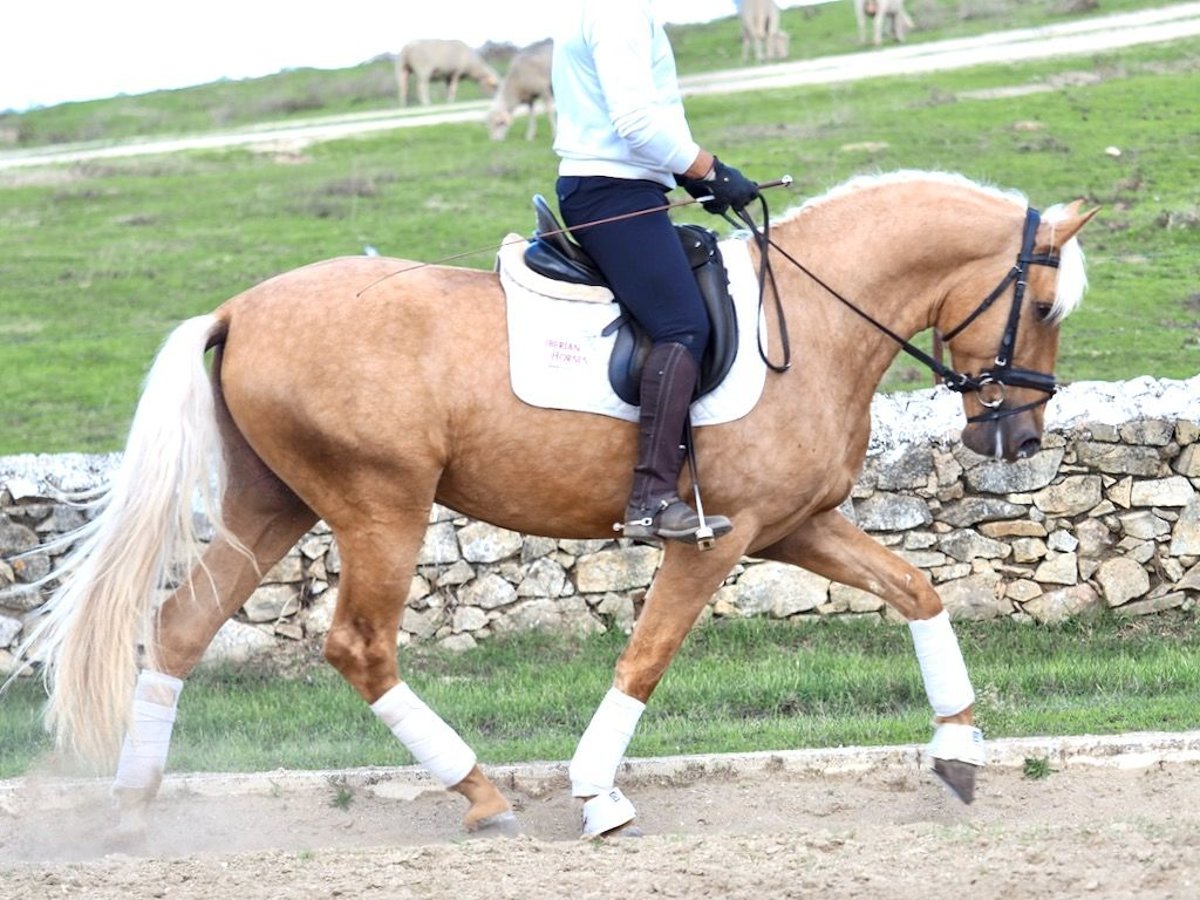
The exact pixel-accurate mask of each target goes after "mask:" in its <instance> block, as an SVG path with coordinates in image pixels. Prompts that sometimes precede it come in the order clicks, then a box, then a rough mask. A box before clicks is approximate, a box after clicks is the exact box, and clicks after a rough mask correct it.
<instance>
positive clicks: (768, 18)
mask: <svg viewBox="0 0 1200 900" xmlns="http://www.w3.org/2000/svg"><path fill="white" fill-rule="evenodd" d="M738 18H740V19H741V22H742V62H745V61H746V60H747V59H748V58H749V56H750V48H751V46H753V47H754V59H755V61H756V62H763V61H764V60H772V59H785V58H786V57H787V55H788V35H787V32H785V31H781V30H780V29H779V6H778V5H776V3H775V0H742V2H741V4H740V6H739V8H738Z"/></svg>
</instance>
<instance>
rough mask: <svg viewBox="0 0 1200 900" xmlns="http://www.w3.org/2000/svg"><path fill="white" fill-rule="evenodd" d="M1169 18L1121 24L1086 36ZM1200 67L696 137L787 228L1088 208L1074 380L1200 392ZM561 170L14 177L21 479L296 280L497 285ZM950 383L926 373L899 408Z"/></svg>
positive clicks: (987, 13) (814, 103) (245, 118)
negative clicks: (385, 268)
mask: <svg viewBox="0 0 1200 900" xmlns="http://www.w3.org/2000/svg"><path fill="white" fill-rule="evenodd" d="M1148 5H1150V4H1145V3H1134V2H1123V3H1122V2H1115V0H1107V2H1104V3H1103V4H1102V5H1101V6H1100V8H1099V9H1098V10H1094V11H1093V12H1092V13H1085V14H1094V13H1095V12H1099V13H1106V12H1114V11H1118V10H1123V9H1130V8H1137V7H1144V6H1148ZM1064 8H1065V7H1063V6H1061V5H1060V4H1051V3H1039V2H1029V3H1019V4H1015V3H1004V2H1002V0H974V2H968V3H946V2H935V0H918V2H915V3H912V4H911V6H910V10H911V12H912V14H913V18H914V19H916V20H917V24H918V29H917V30H916V31H915V32H914V34H913V36H912V41H914V42H916V41H924V40H933V39H936V38H940V37H947V36H960V35H963V34H967V33H981V32H986V31H989V30H994V29H997V28H1008V27H1013V26H1016V25H1028V24H1036V23H1039V22H1046V21H1051V20H1053V21H1058V20H1060V19H1061V18H1062V17H1063V16H1064V15H1066V14H1065V13H1063V12H1062V9H1064ZM785 28H787V29H788V30H789V31H790V32H791V34H792V55H793V58H798V57H804V56H818V55H823V54H827V53H830V52H837V53H842V52H849V51H852V50H855V49H856V48H857V37H856V33H855V26H854V19H853V14H852V12H851V10H850V6H849V3H846V4H841V3H838V4H833V5H828V6H822V7H817V8H815V9H811V10H802V9H793V10H787V11H786V12H785ZM672 37H673V40H674V41H675V44H676V47H677V49H678V55H679V65H680V70H681V72H683V73H684V74H690V73H693V72H699V71H704V70H706V69H719V68H724V67H727V66H729V65H731V64H740V55H741V45H740V40H739V39H738V36H737V29H736V25H735V23H734V22H733V21H732V19H729V20H721V21H718V22H716V23H712V24H709V25H703V26H687V27H682V28H678V29H674V30H673V34H672ZM864 52H870V51H864ZM1197 59H1200V41H1198V40H1195V39H1190V40H1183V41H1176V42H1173V43H1169V44H1164V45H1159V46H1153V47H1140V48H1131V49H1128V50H1123V51H1118V52H1113V53H1105V54H1100V55H1097V56H1094V57H1072V58H1067V59H1062V60H1053V61H1044V62H1035V63H1026V64H1019V65H1016V64H1012V65H989V66H980V67H977V68H973V69H967V70H959V71H954V72H947V73H934V74H930V75H923V76H913V77H904V78H888V79H875V80H871V81H866V82H860V83H845V84H837V85H826V86H819V87H802V88H789V89H779V90H769V91H759V92H753V93H748V94H738V95H729V96H712V97H696V98H693V99H692V100H691V101H689V103H688V112H689V118H690V120H691V122H692V126H693V130H694V131H695V132H696V135H697V137H698V139H699V140H700V141H701V142H702V143H704V144H705V145H706V146H709V147H712V148H713V149H715V150H716V151H717V152H719V153H720V154H721V155H722V157H723V158H726V159H727V160H729V161H730V162H731V163H733V164H734V165H737V166H738V167H739V168H741V169H742V170H743V171H746V172H747V173H749V174H751V175H753V176H755V177H757V178H759V179H761V180H765V179H768V178H773V177H777V176H778V175H781V174H783V173H785V172H786V173H790V174H792V175H793V176H794V177H795V179H796V185H795V188H794V190H793V196H792V197H791V198H788V197H787V195H786V193H785V192H777V193H776V194H775V195H773V196H772V199H773V201H774V202H773V204H772V205H773V209H780V208H782V207H783V206H784V205H786V204H787V203H788V202H789V200H792V201H799V200H801V199H803V198H805V197H808V196H812V195H814V194H817V193H820V192H821V191H824V190H826V189H827V188H829V187H830V186H832V185H834V184H837V183H839V182H840V181H842V180H844V179H845V178H847V177H849V176H851V175H853V174H856V173H859V172H864V171H877V170H890V169H896V168H905V167H915V168H928V169H945V170H951V171H959V172H962V173H964V174H966V175H967V176H969V177H972V178H975V179H977V180H981V181H986V182H991V183H996V184H999V185H1002V186H1006V187H1015V188H1019V189H1021V190H1023V191H1024V192H1025V193H1026V194H1027V195H1028V196H1029V198H1030V200H1031V202H1032V203H1033V204H1034V205H1035V206H1039V207H1043V208H1044V207H1045V206H1048V205H1050V204H1052V203H1056V202H1062V201H1067V200H1071V199H1074V198H1076V197H1082V198H1084V199H1085V200H1087V201H1088V202H1089V203H1093V204H1101V205H1103V207H1104V211H1103V213H1102V215H1101V217H1100V218H1099V219H1098V220H1097V222H1095V223H1093V225H1092V226H1089V230H1088V232H1087V234H1086V240H1085V248H1086V250H1087V252H1088V255H1089V263H1090V275H1091V283H1092V288H1091V291H1090V293H1089V296H1088V298H1087V300H1086V301H1085V304H1084V307H1083V308H1082V309H1081V310H1080V311H1079V312H1078V313H1077V314H1076V315H1074V316H1072V317H1071V319H1070V320H1068V322H1067V324H1066V326H1065V328H1064V335H1063V350H1062V355H1061V359H1060V365H1059V374H1060V376H1061V377H1064V378H1067V379H1101V380H1118V379H1126V378H1132V377H1136V376H1139V375H1153V376H1157V377H1172V378H1185V377H1190V376H1191V375H1194V374H1195V373H1196V372H1197V370H1198V369H1200V366H1198V365H1197V363H1198V362H1200V137H1198V136H1197V129H1196V127H1195V122H1196V112H1197V110H1196V105H1197V103H1196V99H1195V98H1196V91H1195V84H1196V77H1197V71H1196V70H1197V67H1198V64H1197V62H1196V61H1197ZM393 94H394V83H393V81H392V78H391V69H390V63H389V62H388V61H386V60H375V61H372V62H368V63H364V64H363V65H362V66H359V67H355V68H353V69H347V70H341V71H336V72H323V71H316V70H297V71H289V72H284V73H280V74H278V75H275V76H271V77H270V78H264V79H253V80H248V81H240V82H221V83H217V84H213V85H206V86H202V87H197V88H192V89H188V90H181V91H163V92H156V93H153V94H147V95H143V96H139V97H120V98H114V99H111V100H105V101H95V102H91V103H78V104H63V105H62V106H60V107H51V108H48V109H42V110H33V111H30V112H28V113H24V114H22V115H19V116H14V115H8V116H4V117H2V118H0V132H3V133H9V134H12V133H16V134H18V137H17V140H18V141H19V142H20V143H21V144H24V145H28V146H33V145H39V144H43V145H44V144H46V143H49V142H52V141H80V140H88V141H107V140H113V139H118V138H123V137H129V136H134V135H137V136H146V135H152V134H154V135H161V134H181V133H189V132H203V131H206V130H211V129H214V128H223V127H229V126H232V125H237V124H247V123H252V122H262V121H273V120H279V119H288V118H290V117H304V118H309V117H312V116H314V115H320V114H326V113H329V114H332V113H342V112H349V111H366V110H370V109H381V108H387V107H388V106H389V104H390V105H394V104H395V100H394V96H393ZM463 94H464V95H467V94H468V92H467V91H465V90H464V91H463ZM14 129H15V132H14ZM519 131H520V128H518V129H514V132H519ZM1113 147H1115V148H1118V149H1119V150H1120V155H1119V156H1118V155H1113V154H1112V153H1111V152H1110V151H1109V148H1113ZM555 163H556V160H555V157H554V154H553V152H552V150H551V148H550V146H549V141H548V138H547V137H546V132H545V128H544V126H543V129H542V132H541V135H540V136H539V139H538V140H536V141H534V142H531V143H527V142H525V141H523V140H520V139H519V135H518V134H516V133H514V135H512V136H510V139H509V140H508V141H506V142H504V143H502V144H496V143H493V142H491V141H489V140H488V138H487V135H486V133H485V130H484V127H483V125H482V124H481V123H474V122H468V123H463V124H456V125H442V126H433V127H427V128H420V129H402V130H397V131H390V132H381V133H377V134H372V135H367V136H362V137H357V138H353V139H345V140H339V141H334V142H329V143H323V144H318V145H312V146H263V147H243V148H238V149H230V150H212V151H198V152H189V153H181V154H175V155H170V156H165V155H164V156H147V157H137V158H127V159H119V160H111V161H103V162H101V161H96V162H87V163H79V164H74V165H64V166H43V167H36V168H28V169H13V170H8V171H0V223H2V224H3V227H0V371H3V373H4V375H3V380H2V384H3V390H2V391H0V454H2V453H21V452H61V451H101V450H110V449H116V448H118V447H119V446H120V445H121V442H122V438H123V434H124V430H125V427H126V425H127V422H128V420H129V417H130V415H131V412H132V408H133V404H134V402H135V399H136V395H137V390H138V385H139V383H140V380H141V378H142V376H143V375H144V373H145V371H146V367H147V366H148V364H149V361H150V359H151V356H152V355H153V353H154V351H155V349H156V347H157V346H158V344H159V343H160V341H161V340H162V338H163V337H164V336H165V334H166V333H167V332H168V331H169V330H170V328H171V327H173V326H174V325H175V324H176V323H177V322H178V321H179V320H180V319H182V318H184V317H187V316H190V315H194V314H197V313H199V312H203V311H207V310H209V309H211V308H212V307H213V306H215V305H217V304H219V303H220V302H222V301H223V300H225V299H226V298H228V297H230V296H232V295H234V294H236V293H238V292H239V291H241V290H243V289H244V288H246V287H247V286H249V285H251V284H253V283H255V282H257V281H259V280H262V279H264V278H267V277H270V276H271V275H274V274H276V273H278V272H280V271H283V270H286V269H289V268H292V267H295V266H298V265H302V264H304V263H308V262H311V261H313V260H315V259H320V258H325V257H329V256H335V255H341V254H348V253H349V254H353V253H359V252H362V250H363V247H364V246H365V245H371V246H374V247H376V248H378V249H379V251H380V252H382V253H384V254H389V255H397V256H406V257H410V258H416V259H426V260H434V259H443V258H446V257H450V256H455V257H457V264H460V265H468V266H475V267H490V266H491V265H492V260H493V257H494V248H495V247H496V245H497V243H498V241H499V240H500V238H501V237H502V236H503V235H504V234H506V233H507V232H510V231H520V232H527V231H528V230H529V229H530V228H531V226H532V214H531V212H530V209H529V196H530V195H531V194H532V193H534V192H537V191H541V192H548V191H549V190H550V189H551V187H552V184H553V179H554V170H555ZM681 218H683V219H691V220H694V221H705V222H707V223H708V224H710V225H713V226H720V225H721V223H720V222H719V221H718V220H713V219H711V217H707V216H705V215H704V214H703V213H698V212H696V213H688V214H686V215H684V216H681ZM465 251H477V252H474V253H471V254H468V255H465V256H463V255H461V254H463V253H464V252H465ZM928 383H929V378H928V374H927V373H926V372H925V371H924V370H922V369H918V368H916V367H915V366H914V365H913V364H911V363H909V362H907V361H902V362H900V363H898V364H897V365H896V366H894V367H893V370H892V372H891V373H889V377H888V379H887V381H886V382H885V385H884V389H886V390H895V389H905V388H912V387H916V386H922V385H925V384H928Z"/></svg>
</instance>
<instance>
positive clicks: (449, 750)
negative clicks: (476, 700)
mask: <svg viewBox="0 0 1200 900" xmlns="http://www.w3.org/2000/svg"><path fill="white" fill-rule="evenodd" d="M371 712H373V713H375V715H377V716H378V717H379V718H380V719H381V720H382V721H383V724H385V725H387V727H388V728H390V729H391V730H392V734H394V735H395V736H396V737H397V738H399V740H400V743H402V744H403V745H404V746H405V748H406V749H407V750H408V752H409V753H411V754H412V755H413V756H414V757H415V758H416V760H417V762H419V763H420V764H421V765H423V766H424V767H425V768H426V769H428V770H429V773H430V774H431V775H433V776H434V777H435V778H436V779H438V780H439V781H440V782H441V783H442V784H444V785H445V786H446V787H453V786H454V785H456V784H458V783H459V782H460V781H462V780H463V779H464V778H466V777H467V776H468V775H469V774H471V770H472V769H473V768H475V753H474V751H473V750H471V748H470V747H468V746H467V744H466V742H465V741H464V740H463V739H462V738H461V737H459V736H458V732H457V731H455V730H454V729H453V728H451V727H450V726H449V725H447V724H446V723H445V722H444V721H442V719H441V717H440V716H439V715H438V714H437V713H435V712H434V711H433V710H432V709H430V708H429V707H428V706H426V705H425V704H424V702H422V700H421V699H420V698H419V697H418V696H417V695H416V694H414V693H413V692H412V689H411V688H410V687H409V686H408V685H407V684H404V683H401V684H398V685H396V686H395V687H394V688H392V689H391V690H389V691H388V692H387V693H386V694H384V695H383V696H382V697H380V698H379V699H378V700H376V701H375V702H374V703H372V704H371Z"/></svg>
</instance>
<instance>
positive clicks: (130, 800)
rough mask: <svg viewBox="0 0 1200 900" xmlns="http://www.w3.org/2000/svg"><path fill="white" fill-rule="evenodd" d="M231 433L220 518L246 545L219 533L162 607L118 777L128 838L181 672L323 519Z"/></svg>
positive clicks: (134, 830)
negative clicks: (150, 662)
mask: <svg viewBox="0 0 1200 900" xmlns="http://www.w3.org/2000/svg"><path fill="white" fill-rule="evenodd" d="M225 437H226V457H227V459H228V461H229V472H228V475H227V482H226V483H227V487H226V490H225V492H224V495H223V498H222V518H223V519H224V521H225V524H226V527H227V528H228V529H229V531H230V533H231V534H232V535H233V536H234V537H235V538H236V539H237V540H238V541H240V543H241V545H242V546H241V547H237V546H235V545H233V544H231V543H230V542H229V541H228V540H226V539H224V538H217V539H216V540H214V541H213V542H212V544H210V546H209V547H208V549H207V550H206V551H205V553H204V556H203V559H202V562H201V564H200V565H198V566H197V567H196V568H195V569H194V570H193V571H192V573H191V576H190V577H189V579H188V580H187V581H186V582H184V583H183V584H181V585H180V586H179V587H178V588H177V589H176V590H175V591H174V592H173V593H172V594H171V596H169V597H168V598H167V600H166V601H165V602H164V603H163V605H162V607H161V610H160V614H159V617H158V621H157V627H156V630H155V638H154V644H155V651H156V653H155V659H156V662H157V669H156V670H154V671H151V670H143V671H142V673H141V674H140V675H139V677H138V683H137V687H136V688H135V699H134V717H133V722H134V726H133V728H134V730H133V734H131V735H127V737H126V739H125V744H124V747H123V748H122V751H121V757H120V759H119V761H118V764H117V773H116V776H115V778H114V780H113V794H114V797H115V798H116V800H117V807H118V812H119V815H120V822H119V825H118V835H119V836H121V837H124V838H130V837H136V836H137V835H138V834H139V832H140V831H141V829H142V828H143V825H144V811H145V807H146V804H147V803H149V801H150V800H152V799H153V797H154V795H155V794H156V793H157V792H158V786H159V783H160V782H161V780H162V774H163V769H164V767H165V764H166V758H167V753H168V751H169V748H170V740H171V731H172V723H173V721H174V718H175V707H176V704H177V702H178V699H179V692H180V690H181V689H182V683H183V679H184V678H186V677H187V676H188V675H189V674H190V673H191V671H192V670H193V669H194V668H195V666H196V664H197V663H198V662H199V661H200V658H201V657H202V656H203V655H204V651H205V650H206V649H207V647H208V645H209V644H210V643H211V642H212V639H213V637H214V636H215V635H216V633H217V631H218V630H219V629H220V627H221V626H222V625H223V624H224V623H225V622H226V621H227V620H228V619H230V618H231V617H232V616H233V615H234V614H235V613H236V612H237V611H238V610H239V609H241V607H242V605H243V604H244V603H245V602H246V600H247V599H248V598H249V597H250V594H251V593H253V591H254V589H255V587H257V585H258V583H259V581H260V580H261V578H262V573H264V572H266V571H267V570H268V569H270V568H271V567H272V566H273V565H275V563H276V562H278V561H279V559H280V558H282V557H283V555H284V554H285V553H287V551H288V550H289V549H291V547H292V546H293V545H294V544H295V543H296V541H297V540H299V538H300V537H301V536H302V535H303V534H304V533H305V532H306V531H307V530H308V529H309V528H311V527H312V526H313V524H314V523H315V522H316V519H317V517H316V515H315V514H314V513H313V512H312V510H310V509H309V508H308V507H307V506H306V505H305V504H304V502H303V501H301V500H300V498H299V497H297V496H296V495H295V494H294V493H293V492H292V491H291V490H290V489H289V488H288V487H287V486H286V485H285V484H283V482H281V481H280V480H279V479H278V478H277V477H276V476H275V475H274V474H273V473H272V472H271V471H270V470H269V469H267V467H266V466H265V465H264V464H263V463H262V462H261V460H259V459H258V457H257V456H255V455H254V454H253V452H252V451H251V450H250V448H249V447H248V446H246V444H245V442H244V441H243V440H242V439H241V437H240V435H236V434H234V433H232V432H227V433H226V435H225ZM247 554H249V555H247Z"/></svg>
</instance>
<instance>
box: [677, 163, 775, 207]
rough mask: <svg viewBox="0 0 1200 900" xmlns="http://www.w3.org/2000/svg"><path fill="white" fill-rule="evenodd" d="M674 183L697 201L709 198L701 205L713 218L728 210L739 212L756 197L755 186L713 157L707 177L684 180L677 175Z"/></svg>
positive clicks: (735, 170) (756, 186)
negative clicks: (710, 170)
mask: <svg viewBox="0 0 1200 900" xmlns="http://www.w3.org/2000/svg"><path fill="white" fill-rule="evenodd" d="M675 181H676V182H677V183H678V184H679V186H680V187H681V188H683V189H684V190H685V191H687V192H688V193H689V194H691V195H692V196H693V197H695V198H696V199H697V200H699V199H700V198H701V197H710V198H711V199H710V200H706V201H705V202H704V203H703V204H701V205H702V206H703V207H704V209H705V211H706V212H710V213H712V214H713V215H715V216H719V215H723V214H724V213H725V211H726V210H728V209H730V208H733V209H734V210H735V211H740V210H741V209H743V208H744V207H745V206H746V204H747V203H749V202H750V201H751V200H753V199H754V198H755V197H757V196H758V185H757V184H755V183H754V182H753V181H751V180H750V179H749V178H747V177H746V176H745V175H743V174H742V173H741V172H739V171H738V170H737V169H735V168H734V167H733V166H727V165H725V163H723V162H721V160H719V159H717V158H716V157H715V156H714V157H713V167H712V172H710V173H709V177H707V178H684V177H683V176H682V175H677V176H675Z"/></svg>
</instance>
